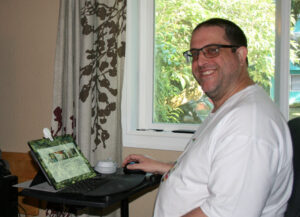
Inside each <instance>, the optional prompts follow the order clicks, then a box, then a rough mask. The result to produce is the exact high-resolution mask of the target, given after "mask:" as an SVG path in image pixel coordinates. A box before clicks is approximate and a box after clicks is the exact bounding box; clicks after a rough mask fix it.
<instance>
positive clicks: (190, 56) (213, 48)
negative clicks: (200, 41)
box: [183, 44, 240, 63]
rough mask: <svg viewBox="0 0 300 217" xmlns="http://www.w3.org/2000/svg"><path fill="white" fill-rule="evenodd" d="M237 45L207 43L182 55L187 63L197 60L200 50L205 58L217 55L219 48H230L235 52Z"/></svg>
mask: <svg viewBox="0 0 300 217" xmlns="http://www.w3.org/2000/svg"><path fill="white" fill-rule="evenodd" d="M239 47H240V46H239V45H225V44H209V45H206V46H204V47H203V48H199V49H197V48H193V49H191V50H188V51H185V52H184V53H183V56H184V57H185V59H186V62H187V63H192V61H196V60H198V57H199V55H200V52H201V51H202V53H203V55H204V56H205V57H206V58H214V57H217V56H219V54H220V48H232V52H235V51H236V49H237V48H239Z"/></svg>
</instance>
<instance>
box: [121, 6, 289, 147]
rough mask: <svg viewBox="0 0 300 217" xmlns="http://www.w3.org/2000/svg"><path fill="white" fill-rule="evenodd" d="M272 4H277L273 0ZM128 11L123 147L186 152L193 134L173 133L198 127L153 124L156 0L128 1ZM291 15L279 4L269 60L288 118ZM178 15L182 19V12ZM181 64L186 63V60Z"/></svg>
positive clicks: (276, 93) (278, 94) (276, 94)
mask: <svg viewBox="0 0 300 217" xmlns="http://www.w3.org/2000/svg"><path fill="white" fill-rule="evenodd" d="M164 2H166V1H164ZM180 2H183V1H180ZM200 2H201V1H200ZM220 2H223V1H219V3H220ZM257 2H260V1H257ZM271 2H274V1H273V0H271ZM274 8H275V5H274ZM127 11H128V15H127V21H128V24H127V48H126V52H127V53H126V73H125V79H124V91H123V100H122V103H123V105H122V114H123V115H122V123H123V142H124V146H129V147H141V148H158V149H167V150H183V148H184V147H185V145H186V143H187V141H188V139H189V138H190V136H191V134H189V133H174V132H172V131H173V130H178V129H179V130H193V129H196V128H197V125H195V124H173V123H168V122H167V123H161V122H160V121H157V122H155V121H153V120H155V118H153V115H152V114H153V113H152V112H153V110H152V108H153V100H152V99H153V96H154V92H155V91H154V88H153V82H154V81H155V77H154V76H153V72H154V71H155V67H154V64H153V63H154V62H155V61H158V60H156V59H154V57H153V56H154V54H155V52H156V51H157V50H156V49H158V48H157V47H155V44H154V39H155V35H154V32H155V27H154V15H155V12H154V11H155V8H154V2H153V0H151V1H150V0H147V1H138V0H131V1H128V7H127ZM227 13H230V12H227ZM289 14H290V7H289V6H288V4H287V2H286V1H283V0H281V1H276V14H275V16H276V31H275V32H274V31H273V35H274V36H273V37H274V38H275V37H276V43H275V48H276V57H275V59H274V58H269V61H270V62H271V63H272V64H273V69H274V65H275V81H274V85H275V86H276V88H274V91H275V93H274V100H275V102H276V103H277V104H278V105H279V107H280V109H281V111H282V112H283V114H284V115H285V116H286V117H287V116H288V91H289V77H288V74H287V73H286V72H287V69H288V68H289V40H288V39H289V22H290V20H289ZM238 15H239V14H238ZM178 16H182V13H180V14H178ZM195 16H196V15H195ZM212 16H213V15H212ZM215 16H216V15H215ZM248 17H249V15H248ZM228 18H230V17H228ZM274 22H275V21H274ZM242 28H243V29H244V27H242ZM274 30H275V28H274ZM246 34H247V32H246ZM257 37H262V36H261V35H258V36H257ZM274 41H275V40H274ZM274 41H273V43H274ZM254 43H255V41H253V42H249V45H251V44H254ZM270 43H272V42H270ZM154 48H155V49H154ZM188 48H189V42H187V47H186V49H188ZM176 52H178V51H176ZM182 61H184V59H183V58H182ZM156 63H157V62H156ZM270 90H271V88H270ZM151 129H152V130H151ZM161 130H163V131H161Z"/></svg>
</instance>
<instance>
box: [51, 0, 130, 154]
mask: <svg viewBox="0 0 300 217" xmlns="http://www.w3.org/2000/svg"><path fill="white" fill-rule="evenodd" d="M105 2H109V4H108V3H105ZM80 4H82V5H81V6H80V21H79V23H80V37H90V38H91V39H92V40H93V41H92V43H93V46H92V48H89V49H86V50H84V51H81V52H82V53H83V54H80V55H83V56H84V57H82V56H81V57H80V58H85V61H81V62H84V63H85V64H83V65H81V64H80V69H79V70H77V69H74V71H75V72H76V71H78V72H79V83H80V90H79V96H78V97H79V100H80V101H81V103H85V102H86V100H87V98H88V97H91V119H92V120H91V122H92V123H91V134H92V135H93V140H94V141H93V143H94V147H93V151H95V150H96V149H97V148H98V146H99V145H100V144H101V145H102V147H103V148H106V146H107V143H106V141H107V140H108V139H109V138H110V136H111V135H110V132H109V130H108V129H106V128H105V125H104V124H105V123H107V120H108V117H109V116H110V115H111V114H112V112H114V111H116V107H117V106H119V105H117V104H116V97H117V95H118V94H119V93H118V85H116V84H115V83H114V81H112V79H114V78H115V77H116V76H117V73H120V72H119V71H118V67H119V66H118V64H120V63H119V62H120V60H119V59H120V58H124V57H125V40H124V41H122V40H121V41H120V40H117V39H118V38H120V35H121V34H124V33H125V30H126V1H124V0H115V1H112V0H109V1H100V0H86V1H84V2H83V1H80ZM69 55H70V54H69ZM63 58H64V57H63ZM58 59H59V58H58ZM59 61H61V60H59ZM62 71H64V70H62ZM63 73H65V72H63ZM56 80H57V79H56ZM55 82H56V81H55ZM63 82H66V81H63ZM62 86H66V85H64V84H62ZM63 88H65V87H62V89H63ZM56 89H57V88H56ZM73 89H74V88H73ZM119 89H120V88H119ZM54 91H57V90H54ZM62 91H63V90H62ZM61 95H62V96H60V97H58V98H63V97H64V96H63V93H62V94H61ZM73 95H75V97H76V95H77V94H76V93H75V94H73ZM76 100H78V99H74V101H76ZM63 101H64V99H60V100H56V99H55V97H54V105H55V107H54V109H53V120H52V127H51V132H52V135H53V136H57V135H64V134H72V135H73V137H74V138H76V134H77V133H76V123H77V120H76V119H77V118H78V117H76V114H75V113H76V109H77V108H73V109H71V111H65V110H70V109H68V108H66V107H67V106H66V105H65V104H66V103H64V102H63ZM75 104H76V103H75V102H73V107H76V106H75Z"/></svg>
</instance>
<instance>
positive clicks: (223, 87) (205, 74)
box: [190, 26, 242, 100]
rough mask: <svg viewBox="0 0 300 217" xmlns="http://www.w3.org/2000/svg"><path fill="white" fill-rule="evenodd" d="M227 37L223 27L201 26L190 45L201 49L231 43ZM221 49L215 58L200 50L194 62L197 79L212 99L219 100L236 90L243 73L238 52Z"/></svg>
mask: <svg viewBox="0 0 300 217" xmlns="http://www.w3.org/2000/svg"><path fill="white" fill-rule="evenodd" d="M225 38H226V37H225V31H224V29H223V28H221V27H217V26H213V27H201V28H200V29H198V30H196V31H195V32H194V33H193V35H192V39H191V45H190V46H191V49H193V48H197V49H199V48H202V47H204V46H207V45H209V44H222V45H230V42H229V41H228V40H226V39H225ZM219 51H220V53H219V56H217V57H214V58H206V57H205V56H204V55H203V52H200V54H199V57H198V59H197V60H193V63H192V71H193V75H194V77H195V79H196V80H197V81H198V83H199V84H200V86H201V87H202V90H203V91H204V92H205V93H206V94H207V96H209V97H210V98H211V99H212V100H219V99H220V98H222V97H223V96H224V95H226V94H227V93H229V92H231V91H234V89H235V86H236V85H238V82H239V81H238V79H239V77H240V75H241V73H242V69H241V64H240V59H239V55H238V53H237V52H232V49H231V48H220V50H219Z"/></svg>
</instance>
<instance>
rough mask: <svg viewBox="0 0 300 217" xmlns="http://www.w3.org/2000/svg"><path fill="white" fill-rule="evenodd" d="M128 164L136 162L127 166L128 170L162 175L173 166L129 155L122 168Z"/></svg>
mask: <svg viewBox="0 0 300 217" xmlns="http://www.w3.org/2000/svg"><path fill="white" fill-rule="evenodd" d="M129 162H136V163H135V164H129V165H127V169H129V170H135V169H137V170H143V171H145V172H149V173H154V174H161V175H162V174H164V173H166V172H167V171H169V170H170V169H171V168H172V166H173V164H169V163H163V162H160V161H157V160H153V159H151V158H148V157H145V156H144V155H137V154H131V155H128V156H127V157H126V158H125V159H124V161H123V163H122V167H124V166H126V164H127V163H129Z"/></svg>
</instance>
